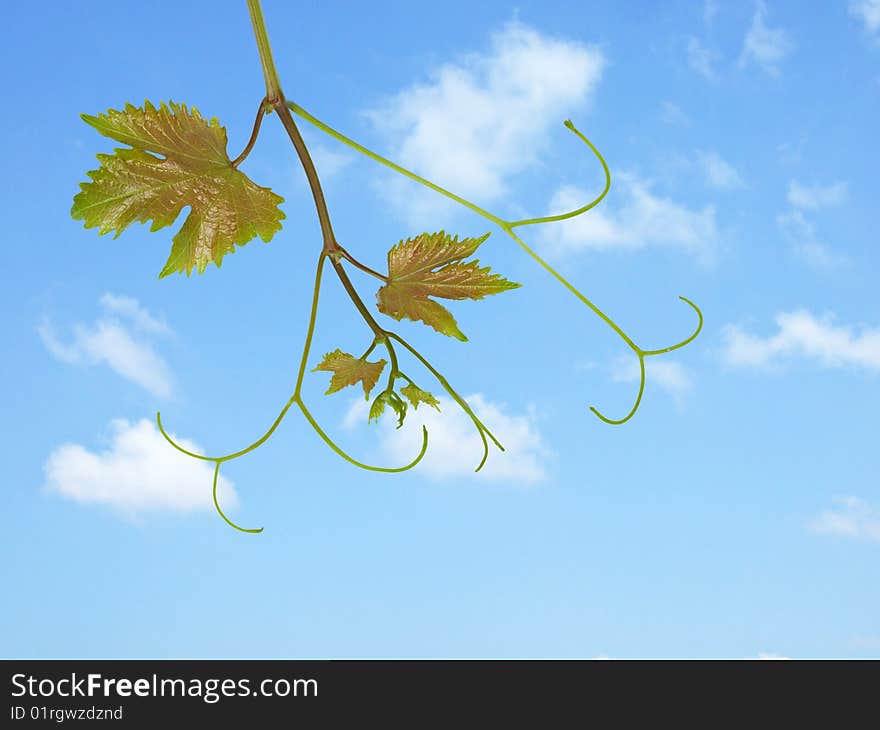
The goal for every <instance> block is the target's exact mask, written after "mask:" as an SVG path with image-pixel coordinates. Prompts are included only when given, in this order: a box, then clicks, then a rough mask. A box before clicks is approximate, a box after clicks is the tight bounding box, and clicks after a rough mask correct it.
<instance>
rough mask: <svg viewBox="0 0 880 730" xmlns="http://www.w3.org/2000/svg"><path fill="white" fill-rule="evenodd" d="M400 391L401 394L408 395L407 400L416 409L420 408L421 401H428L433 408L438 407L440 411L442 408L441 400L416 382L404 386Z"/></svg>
mask: <svg viewBox="0 0 880 730" xmlns="http://www.w3.org/2000/svg"><path fill="white" fill-rule="evenodd" d="M400 393H401V395H405V396H406V398H407V400H408V401H409V402H410V403H411V404H412V407H413V408H415V409H416V410H418V409H419V403H427V404H428V405H429V406H431V407H432V408H436V409H437V410H438V411H439V410H440V401H438V400H437V399H436V398H435V397H434V396H433V395H431V394H430V393H429V392H428V391H427V390H422V389H421V388H419V387H418V386H417V385H415V384H414V383H410V384H409V385H405V386H403V387H402V388H401V389H400Z"/></svg>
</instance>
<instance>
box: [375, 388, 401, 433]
mask: <svg viewBox="0 0 880 730" xmlns="http://www.w3.org/2000/svg"><path fill="white" fill-rule="evenodd" d="M386 405H389V406H391V409H392V410H393V411H394V412H395V413H396V414H397V428H400V427H401V426H402V425H403V419H405V418H406V403H405V402H404V401H403V399H402V398H401V397H400V396H399V395H397V393H395V392H394V391H393V390H383V391H382V392H381V393H379V395H378V396H376V400H374V401H373V404H372V405H371V406H370V416H369V418H368V419H367V422H368V423H369V422H370V421H372V420H373V419H375V420H377V421H378V420H379V417H380V416H381V415H382V414H383V413H384V412H385V406H386Z"/></svg>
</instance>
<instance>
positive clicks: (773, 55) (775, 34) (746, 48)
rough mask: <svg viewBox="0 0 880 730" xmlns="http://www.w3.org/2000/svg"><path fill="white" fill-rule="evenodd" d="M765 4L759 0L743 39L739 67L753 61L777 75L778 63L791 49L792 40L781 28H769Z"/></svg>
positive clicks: (792, 47) (792, 46)
mask: <svg viewBox="0 0 880 730" xmlns="http://www.w3.org/2000/svg"><path fill="white" fill-rule="evenodd" d="M766 16H767V6H766V5H765V4H764V2H763V1H759V2H758V4H757V7H756V8H755V14H754V15H753V16H752V24H751V26H750V27H749V30H748V32H747V33H746V36H745V39H744V40H743V49H742V53H741V54H740V58H739V65H740V67H744V66H746V65H748V64H749V63H755V64H757V65H758V66H760V67H761V68H763V69H764V71H766V72H767V73H768V74H770V75H771V76H778V75H779V64H780V62H781V61H782V60H783V59H785V57H786V56H788V55H789V54H790V53H791V52H792V51H793V50H794V42H793V41H792V40H791V37H790V36H789V34H788V33H787V32H786V31H784V30H782V29H781V28H770V27H769V26H768V25H767V24H766V22H765V19H766Z"/></svg>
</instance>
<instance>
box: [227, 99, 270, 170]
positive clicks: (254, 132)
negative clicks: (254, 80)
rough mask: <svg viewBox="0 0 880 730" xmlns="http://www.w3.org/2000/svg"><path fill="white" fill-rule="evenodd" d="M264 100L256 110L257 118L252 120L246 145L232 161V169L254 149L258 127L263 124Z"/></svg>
mask: <svg viewBox="0 0 880 730" xmlns="http://www.w3.org/2000/svg"><path fill="white" fill-rule="evenodd" d="M265 105H266V99H265V97H264V98H263V100H262V101H261V102H260V108H259V109H257V118H256V119H254V128H253V130H252V131H251V138H250V139H249V140H248V143H247V145H245V148H244V149H243V150H242V151H241V154H240V155H239V156H238V157H236V158H235V159H234V160H233V161H232V166H233V167H238V166H239V165H240V164H241V163H242V162H244V161H245V158H246V157H247V156H248V155H249V154H250V153H251V150H252V149H253V148H254V144H256V142H257V135H258V134H259V133H260V125H261V124H262V123H263V115H264V114H265V113H266V110H265Z"/></svg>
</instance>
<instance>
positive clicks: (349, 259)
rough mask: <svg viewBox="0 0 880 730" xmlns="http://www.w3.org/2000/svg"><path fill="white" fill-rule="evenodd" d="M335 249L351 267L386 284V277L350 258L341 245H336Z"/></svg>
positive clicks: (352, 257)
mask: <svg viewBox="0 0 880 730" xmlns="http://www.w3.org/2000/svg"><path fill="white" fill-rule="evenodd" d="M336 247H337V251H339V253H340V254H342V258H344V259H345V260H346V261H348V262H349V263H350V264H351V265H352V266H355V267H357V268H358V269H360V270H361V271H363V272H364V273H365V274H369V275H370V276H375V277H376V278H377V279H381V280H382V281H384V282H385V283H386V284H387V283H388V277H387V276H385V274H380V273H379V272H378V271H376V270H374V269H371V268H370V267H369V266H367V265H366V264H362V263H361V262H360V261H358V260H357V259H356V258H355V257H354V256H352V255H351V254H350V253H349V252H348V251H347V250H346V249H344V248H343V247H342V245H341V244H339V243H337V244H336Z"/></svg>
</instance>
